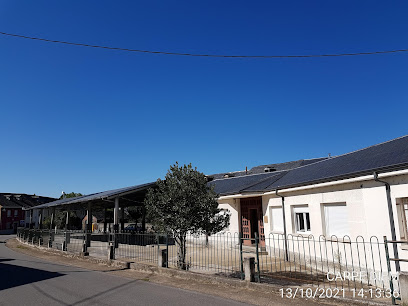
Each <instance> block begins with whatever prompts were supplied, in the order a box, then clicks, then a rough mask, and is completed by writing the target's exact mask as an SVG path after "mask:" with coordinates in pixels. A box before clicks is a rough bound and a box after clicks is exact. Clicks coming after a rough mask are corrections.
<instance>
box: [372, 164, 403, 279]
mask: <svg viewBox="0 0 408 306" xmlns="http://www.w3.org/2000/svg"><path fill="white" fill-rule="evenodd" d="M373 175H374V181H376V182H379V183H383V184H384V185H385V192H386V194H387V202H388V217H389V219H390V227H391V238H392V240H393V241H397V235H396V234H395V223H394V213H393V211H392V202H391V186H390V184H388V183H387V182H385V181H381V180H379V179H378V173H377V172H374V173H373ZM392 246H393V250H394V257H395V259H398V258H399V257H398V246H397V244H396V243H393V244H392ZM395 269H396V271H397V272H399V271H400V264H399V261H398V260H396V261H395Z"/></svg>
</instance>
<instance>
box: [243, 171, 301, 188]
mask: <svg viewBox="0 0 408 306" xmlns="http://www.w3.org/2000/svg"><path fill="white" fill-rule="evenodd" d="M295 169H296V168H295ZM291 170H293V169H290V170H283V171H280V172H281V173H279V175H277V176H278V177H277V178H276V180H274V181H273V182H272V183H270V184H269V185H268V186H266V187H265V189H267V188H268V187H269V186H271V185H272V184H275V183H276V182H277V181H279V180H280V179H281V178H282V177H284V176H285V175H286V174H288V173H289V172H290V171H291ZM271 178H273V176H272V177H267V178H266V179H264V180H261V181H259V182H256V183H254V184H252V186H247V187H245V188H244V189H241V190H240V192H242V191H245V189H248V188H250V187H253V186H255V185H257V184H260V183H262V182H265V181H266V180H268V179H271ZM259 191H262V190H255V192H259ZM251 192H254V190H251Z"/></svg>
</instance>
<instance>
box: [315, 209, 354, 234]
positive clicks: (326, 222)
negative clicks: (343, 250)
mask: <svg viewBox="0 0 408 306" xmlns="http://www.w3.org/2000/svg"><path fill="white" fill-rule="evenodd" d="M334 206H343V207H345V209H346V214H347V225H346V227H347V232H346V233H344V234H342V235H334V234H330V233H329V232H328V226H330V224H328V222H329V220H327V214H326V207H334ZM321 212H322V217H323V222H322V225H323V233H324V235H325V237H326V239H333V240H335V238H334V237H336V238H337V240H344V238H345V236H350V226H349V223H348V206H347V204H346V202H336V203H322V211H321ZM332 236H334V237H333V238H332Z"/></svg>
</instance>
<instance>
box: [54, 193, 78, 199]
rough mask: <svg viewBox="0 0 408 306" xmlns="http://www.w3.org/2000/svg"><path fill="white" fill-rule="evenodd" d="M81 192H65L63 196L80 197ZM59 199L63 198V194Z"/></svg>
mask: <svg viewBox="0 0 408 306" xmlns="http://www.w3.org/2000/svg"><path fill="white" fill-rule="evenodd" d="M82 195H83V194H82V193H77V192H70V193H66V194H65V198H75V197H80V196H82ZM59 198H60V200H61V199H63V198H64V195H61V196H60V197H59Z"/></svg>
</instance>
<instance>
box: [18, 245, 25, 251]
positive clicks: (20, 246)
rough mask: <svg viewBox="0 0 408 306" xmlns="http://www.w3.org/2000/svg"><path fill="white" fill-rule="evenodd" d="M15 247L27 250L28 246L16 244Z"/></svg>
mask: <svg viewBox="0 0 408 306" xmlns="http://www.w3.org/2000/svg"><path fill="white" fill-rule="evenodd" d="M16 248H17V249H23V250H28V248H27V247H25V246H22V245H18V246H17V247H16Z"/></svg>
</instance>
